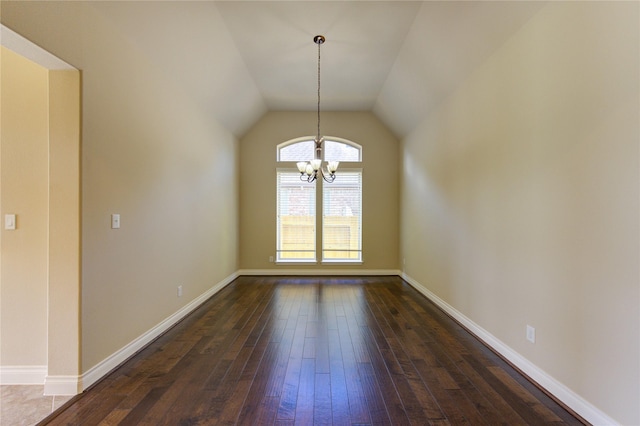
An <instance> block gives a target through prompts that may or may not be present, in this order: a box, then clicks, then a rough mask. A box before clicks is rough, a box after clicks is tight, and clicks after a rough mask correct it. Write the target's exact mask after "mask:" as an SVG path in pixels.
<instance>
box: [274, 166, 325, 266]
mask: <svg viewBox="0 0 640 426" xmlns="http://www.w3.org/2000/svg"><path fill="white" fill-rule="evenodd" d="M277 179H278V182H277V197H278V201H277V210H278V211H277V216H278V218H277V221H278V223H277V247H276V256H277V261H279V262H283V261H284V262H289V261H291V262H295V261H315V260H316V184H315V182H314V183H307V182H302V181H300V172H298V171H280V170H279V171H278V172H277Z"/></svg>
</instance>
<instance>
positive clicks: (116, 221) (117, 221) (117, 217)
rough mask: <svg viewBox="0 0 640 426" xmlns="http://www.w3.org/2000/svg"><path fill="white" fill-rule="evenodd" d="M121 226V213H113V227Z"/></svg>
mask: <svg viewBox="0 0 640 426" xmlns="http://www.w3.org/2000/svg"><path fill="white" fill-rule="evenodd" d="M118 228H120V215H119V214H112V215H111V229H118Z"/></svg>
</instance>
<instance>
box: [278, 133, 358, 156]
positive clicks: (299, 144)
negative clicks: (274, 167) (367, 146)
mask: <svg viewBox="0 0 640 426" xmlns="http://www.w3.org/2000/svg"><path fill="white" fill-rule="evenodd" d="M314 149H315V143H314V137H313V136H305V137H302V138H296V139H291V140H289V141H286V142H283V143H281V144H279V145H278V154H277V155H278V157H277V158H278V161H309V160H310V159H312V158H313V157H314V154H315V153H314ZM322 155H323V156H324V158H323V160H325V161H341V162H360V161H362V146H360V145H358V144H357V143H355V142H352V141H350V140H347V139H342V138H337V137H333V136H325V137H324V143H323V145H322Z"/></svg>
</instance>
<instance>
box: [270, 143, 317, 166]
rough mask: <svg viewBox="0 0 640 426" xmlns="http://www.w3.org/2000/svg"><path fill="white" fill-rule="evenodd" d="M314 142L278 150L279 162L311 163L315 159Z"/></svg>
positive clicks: (295, 144) (294, 144) (290, 145)
mask: <svg viewBox="0 0 640 426" xmlns="http://www.w3.org/2000/svg"><path fill="white" fill-rule="evenodd" d="M314 149H315V144H314V142H313V141H312V140H309V141H302V142H295V143H292V144H289V145H286V146H284V147H282V148H279V149H278V161H309V160H311V159H312V158H313V155H314V152H313V150H314Z"/></svg>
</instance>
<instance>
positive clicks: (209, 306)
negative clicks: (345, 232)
mask: <svg viewBox="0 0 640 426" xmlns="http://www.w3.org/2000/svg"><path fill="white" fill-rule="evenodd" d="M42 424H51V425H97V424H103V425H115V424H120V425H137V424H142V425H161V424H164V425H214V424H220V425H224V424H244V425H263V424H265V425H271V424H275V425H293V424H300V425H312V424H318V425H321V424H327V425H329V424H334V425H383V424H385V425H389V424H391V425H402V424H415V425H427V424H438V425H447V424H471V425H497V424H505V425H541V424H583V423H582V422H581V421H580V420H579V419H577V418H576V417H574V416H573V415H572V414H571V413H569V412H567V411H566V410H565V409H564V408H563V407H561V406H560V405H558V404H557V403H555V402H554V401H553V400H552V399H551V398H549V397H548V396H547V395H546V394H545V393H544V392H542V391H541V390H540V389H538V388H537V387H536V386H534V385H533V384H532V383H530V382H529V381H528V380H527V379H526V378H525V377H523V376H522V375H520V374H518V373H517V372H516V371H515V370H514V369H513V368H511V367H510V366H509V365H508V364H507V363H505V362H504V361H503V360H502V359H501V358H499V357H498V356H496V355H495V354H494V353H493V352H492V351H490V350H489V349H488V348H486V347H485V346H483V345H482V344H481V343H479V342H478V341H477V340H476V339H475V338H474V337H473V336H471V335H470V334H469V333H467V332H466V331H465V330H464V329H463V328H462V327H460V326H459V325H458V324H457V323H455V322H454V321H452V320H451V319H450V318H449V317H448V316H447V315H445V314H444V313H443V312H442V311H440V310H439V309H438V308H437V307H435V305H433V304H432V303H430V302H429V301H428V300H426V299H425V298H424V297H423V296H422V295H420V294H419V293H418V292H416V291H415V290H414V289H413V288H411V287H410V286H409V285H408V284H406V283H405V282H403V281H402V280H401V279H400V278H398V277H357V278H355V277H354V278H352V277H349V278H335V277H312V278H311V277H304V278H302V277H285V278H283V277H240V278H238V279H237V280H235V281H234V282H233V283H232V284H230V285H229V286H227V287H226V288H225V289H223V290H222V291H221V292H219V293H218V294H217V295H215V296H214V297H213V298H211V299H210V300H208V301H207V302H206V303H205V304H203V305H202V306H201V307H200V308H199V309H198V310H197V311H195V312H194V313H193V314H191V315H190V316H188V317H187V318H186V319H184V320H183V321H182V322H180V323H179V324H178V325H176V326H175V327H174V328H172V329H171V330H169V331H168V332H167V333H165V334H164V335H163V336H161V337H160V338H159V339H157V340H156V341H154V342H153V343H152V344H150V345H149V346H148V347H147V348H145V349H144V350H142V351H141V352H140V353H138V354H137V355H136V356H134V357H133V358H131V359H130V360H129V361H128V362H126V363H125V364H123V365H122V366H121V367H120V368H118V369H117V370H116V371H114V372H113V373H112V374H110V375H109V376H107V377H106V378H105V379H103V380H102V381H101V382H99V383H97V384H96V385H95V386H93V387H92V388H91V389H89V390H87V391H86V392H85V393H83V394H82V395H81V396H79V397H77V398H76V399H74V400H72V401H71V403H69V404H68V405H67V406H65V407H63V409H62V410H60V411H58V412H56V413H54V414H53V415H52V416H50V417H49V418H47V419H45V420H44V421H43V422H42Z"/></svg>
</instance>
